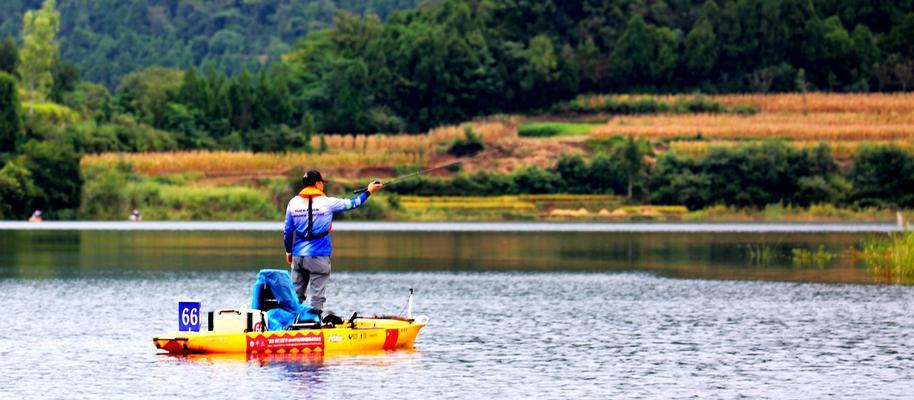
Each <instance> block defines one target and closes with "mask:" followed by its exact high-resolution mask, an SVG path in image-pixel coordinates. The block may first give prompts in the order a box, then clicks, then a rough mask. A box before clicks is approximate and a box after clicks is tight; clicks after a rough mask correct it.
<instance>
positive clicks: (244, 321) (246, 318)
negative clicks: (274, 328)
mask: <svg viewBox="0 0 914 400" xmlns="http://www.w3.org/2000/svg"><path fill="white" fill-rule="evenodd" d="M266 326H267V313H265V312H263V311H260V310H250V309H241V310H216V311H210V312H209V331H210V332H223V333H243V332H263V331H264V330H265V329H266Z"/></svg>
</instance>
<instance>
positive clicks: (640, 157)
mask: <svg viewBox="0 0 914 400" xmlns="http://www.w3.org/2000/svg"><path fill="white" fill-rule="evenodd" d="M644 156H645V152H644V150H643V148H642V147H641V146H639V145H638V143H637V142H635V138H633V137H628V139H627V140H626V141H625V144H623V145H622V146H620V147H617V148H616V151H615V152H614V153H613V158H614V159H616V160H617V165H618V166H619V170H620V171H621V172H622V173H623V174H624V175H625V177H626V179H627V181H628V185H627V188H628V190H627V196H626V197H627V198H629V199H631V198H632V194H633V192H634V189H635V185H636V184H637V185H639V186H640V184H641V183H642V182H643V181H644V172H645V166H644Z"/></svg>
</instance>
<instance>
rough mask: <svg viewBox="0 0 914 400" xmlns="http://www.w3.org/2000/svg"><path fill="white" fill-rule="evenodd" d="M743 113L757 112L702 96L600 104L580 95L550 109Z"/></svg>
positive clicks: (609, 98)
mask: <svg viewBox="0 0 914 400" xmlns="http://www.w3.org/2000/svg"><path fill="white" fill-rule="evenodd" d="M745 110H752V111H751V113H755V112H758V109H756V108H754V107H753V106H736V107H734V108H733V109H732V110H728V109H727V108H726V107H724V106H723V105H722V104H720V103H718V102H715V101H713V100H711V99H710V98H709V97H707V96H703V95H701V94H696V95H693V96H682V97H679V98H676V99H674V100H669V101H668V100H662V99H660V98H658V97H656V96H603V101H600V102H596V101H594V100H593V99H592V98H590V97H589V96H579V97H577V98H575V99H572V100H570V101H565V102H560V103H558V104H555V105H554V106H553V107H552V111H554V112H558V113H570V114H594V113H608V114H665V113H670V114H680V113H722V112H733V113H742V112H744V111H745Z"/></svg>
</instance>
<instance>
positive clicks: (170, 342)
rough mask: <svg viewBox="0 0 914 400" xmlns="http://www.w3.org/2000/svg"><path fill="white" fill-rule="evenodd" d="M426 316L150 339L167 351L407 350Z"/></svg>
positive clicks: (192, 333)
mask: <svg viewBox="0 0 914 400" xmlns="http://www.w3.org/2000/svg"><path fill="white" fill-rule="evenodd" d="M426 323H428V318H426V317H418V318H416V319H406V318H357V319H355V320H353V321H352V323H351V324H350V323H347V324H345V325H344V326H339V327H333V328H327V327H325V328H320V329H318V328H314V329H302V330H282V331H263V332H246V333H241V332H238V333H227V332H172V333H165V334H161V335H156V336H154V337H153V338H152V341H153V343H154V344H155V346H156V348H157V349H160V350H165V351H167V352H168V353H171V354H208V353H221V354H232V353H235V354H238V353H241V354H245V353H246V354H249V355H255V356H256V355H270V354H324V353H354V352H367V351H381V350H395V349H411V348H412V347H413V344H414V342H415V341H416V336H417V335H418V334H419V330H420V329H422V327H424V326H425V324H426Z"/></svg>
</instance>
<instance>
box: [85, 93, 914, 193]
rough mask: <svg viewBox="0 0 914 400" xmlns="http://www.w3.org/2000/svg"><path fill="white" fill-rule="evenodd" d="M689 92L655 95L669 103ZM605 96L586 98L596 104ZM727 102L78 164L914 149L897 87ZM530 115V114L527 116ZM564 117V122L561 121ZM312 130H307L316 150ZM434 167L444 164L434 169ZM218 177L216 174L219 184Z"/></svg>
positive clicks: (228, 169) (365, 169)
mask: <svg viewBox="0 0 914 400" xmlns="http://www.w3.org/2000/svg"><path fill="white" fill-rule="evenodd" d="M687 97H689V95H685V96H680V95H675V96H674V95H669V96H654V97H653V98H654V99H657V100H659V101H667V102H674V101H679V100H681V99H684V98H687ZM606 98H609V97H608V96H592V97H589V98H587V99H585V100H588V101H593V102H596V103H599V102H602V101H605V100H606ZM613 98H614V99H616V100H618V101H629V100H631V101H637V100H638V99H641V98H646V97H645V96H638V95H631V96H629V95H618V96H614V97H613ZM709 98H710V99H711V100H713V101H716V102H718V103H720V104H723V105H724V106H726V107H730V108H732V107H737V106H747V105H748V106H754V107H757V108H758V109H759V113H758V114H755V115H737V114H731V113H717V114H648V115H623V116H615V117H612V118H611V119H610V120H609V121H608V122H606V123H605V124H602V125H600V126H597V127H596V128H594V129H592V130H591V131H590V132H589V133H588V134H587V135H579V136H574V135H572V136H567V135H562V136H560V137H544V138H538V137H519V136H518V127H519V126H521V125H523V123H524V121H526V120H525V119H524V118H521V117H517V116H502V115H498V116H492V117H488V118H484V119H479V120H475V121H472V122H467V123H464V124H458V125H451V126H443V127H439V128H435V129H432V130H430V131H429V132H428V134H418V135H415V134H411V135H407V134H403V135H326V136H324V139H325V141H326V143H327V145H328V147H329V149H330V150H329V152H326V153H323V154H307V153H251V152H227V151H214V152H206V151H190V152H174V153H132V154H119V153H110V154H100V155H87V156H85V157H84V158H83V160H82V163H83V166H84V167H87V166H91V165H97V164H113V163H117V162H122V161H123V162H129V163H130V164H132V165H133V168H134V170H135V171H136V172H138V173H142V174H146V175H163V174H172V173H186V172H192V173H193V172H196V173H200V174H202V175H203V176H204V177H205V178H207V179H222V180H224V181H225V182H229V183H230V182H231V181H232V179H234V177H238V176H245V177H248V178H252V177H260V176H279V175H283V174H286V173H287V172H288V171H289V170H291V169H292V168H296V167H297V168H305V167H312V166H313V167H319V168H322V169H324V170H325V171H328V172H330V173H331V174H332V175H334V177H337V178H344V179H354V178H360V177H362V176H369V175H370V176H373V177H384V176H390V175H391V174H392V173H393V172H394V171H395V169H397V168H398V167H407V166H434V165H439V164H444V163H447V162H450V161H452V160H453V159H454V157H453V156H451V155H449V154H447V150H448V148H449V147H450V144H451V143H453V141H454V140H455V139H460V138H463V137H464V136H465V130H466V128H468V127H469V128H471V129H472V131H473V132H474V133H475V134H477V135H478V136H479V137H481V138H482V139H483V141H485V142H486V149H485V151H483V152H482V153H480V154H479V155H478V156H477V157H475V158H472V159H467V161H466V162H465V163H464V164H463V165H461V169H462V171H464V172H469V173H473V172H476V171H481V170H485V171H493V172H501V173H508V172H511V171H514V170H517V169H518V168H522V167H525V166H538V167H541V168H542V167H550V166H552V164H553V163H554V162H555V159H556V158H557V157H558V156H559V154H563V153H564V154H581V155H584V156H587V154H588V152H590V151H591V150H590V149H589V148H588V146H587V140H588V138H591V139H603V138H609V137H613V136H617V135H622V136H633V137H644V138H648V139H650V140H652V141H653V142H654V143H655V152H657V153H661V152H663V151H675V152H677V153H680V154H683V155H689V156H699V155H701V154H704V153H705V152H707V149H708V148H710V147H712V146H736V145H738V144H740V143H745V142H746V141H751V140H757V139H769V138H777V139H783V140H786V141H787V142H788V143H790V144H791V145H793V146H797V147H810V146H817V145H818V144H819V143H820V142H822V141H825V142H827V143H829V145H830V146H832V149H833V151H834V154H835V156H836V157H837V158H839V159H845V160H846V159H848V158H849V157H851V156H852V155H853V154H854V153H855V152H856V151H857V149H858V148H859V147H860V146H861V145H862V144H864V143H873V144H893V145H897V146H899V147H902V148H905V149H908V150H909V151H912V152H914V93H899V94H825V93H809V94H806V95H802V94H775V95H718V96H709ZM533 119H535V118H533ZM559 123H561V122H559ZM318 145H319V138H318V137H316V136H315V137H314V138H312V146H313V147H314V148H318ZM437 174H438V175H441V176H444V175H449V174H451V172H447V171H443V170H442V171H438V172H437ZM222 180H220V182H222Z"/></svg>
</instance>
